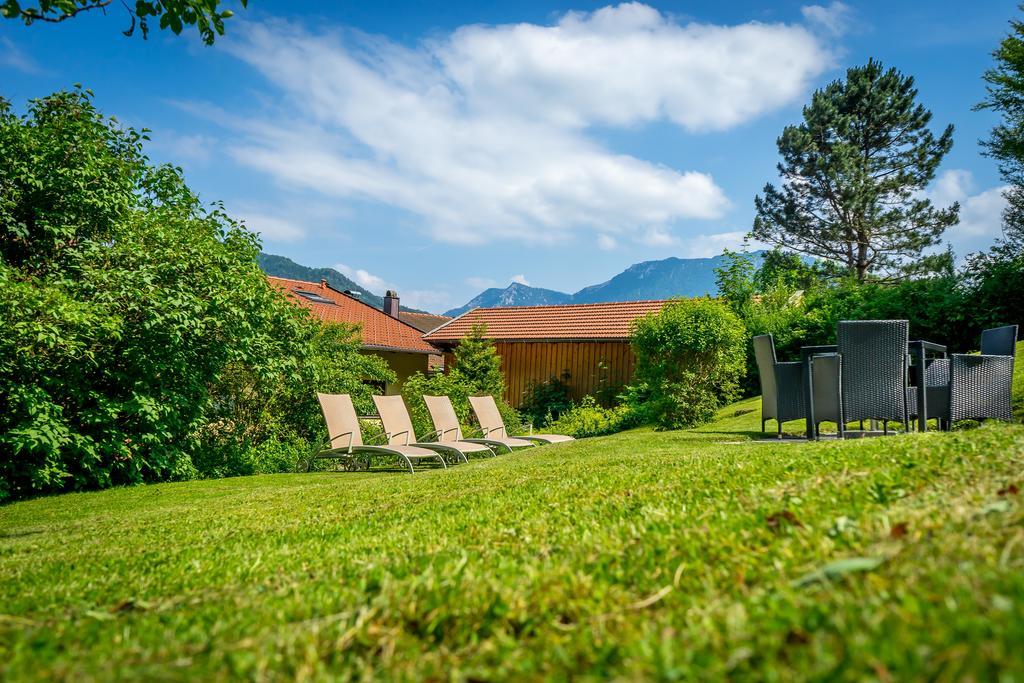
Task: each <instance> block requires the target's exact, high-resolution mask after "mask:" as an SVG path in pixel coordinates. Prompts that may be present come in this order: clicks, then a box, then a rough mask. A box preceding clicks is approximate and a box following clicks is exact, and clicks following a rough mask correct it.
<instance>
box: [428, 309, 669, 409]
mask: <svg viewBox="0 0 1024 683" xmlns="http://www.w3.org/2000/svg"><path fill="white" fill-rule="evenodd" d="M666 303H667V302H666V301H626V302H615V303H600V304H569V305H562V306H510V307H507V308H474V309H472V310H470V311H467V312H466V313H463V314H462V315H460V316H459V317H457V318H453V319H452V320H451V321H449V322H447V323H445V324H444V325H442V326H441V327H439V328H437V329H436V330H433V331H432V332H429V333H427V334H425V335H424V336H423V338H424V339H425V340H427V341H429V342H430V343H431V344H433V345H434V346H437V347H438V348H440V349H442V350H443V351H444V352H445V364H446V366H450V363H451V355H452V353H453V351H454V349H455V347H456V346H458V344H459V340H461V339H462V338H463V337H465V336H466V335H467V334H469V332H470V330H472V328H473V327H474V326H475V325H481V324H482V325H485V326H486V328H487V332H486V335H485V336H486V337H487V338H488V339H491V340H493V341H494V345H495V348H496V349H497V352H498V355H499V356H501V369H502V372H503V373H504V375H505V400H507V401H508V402H509V403H510V404H511V405H513V406H516V407H518V406H519V405H521V404H522V402H523V397H524V394H525V393H526V392H527V391H528V390H529V389H530V387H531V385H532V384H534V383H538V382H543V381H546V380H548V379H550V378H551V377H558V378H560V379H562V380H563V381H565V382H566V383H567V384H568V385H569V389H570V394H571V396H572V397H573V399H577V400H578V399H580V398H582V397H583V396H586V395H588V394H589V395H599V394H601V393H602V392H603V391H614V390H615V389H617V388H619V387H621V386H623V385H625V384H628V383H629V382H630V380H632V378H633V370H634V368H635V366H636V358H635V357H634V355H633V350H632V348H630V345H629V331H630V326H631V325H632V323H633V321H634V320H636V319H637V318H640V317H642V316H644V315H646V314H648V313H656V312H658V311H660V310H661V309H662V307H663V306H664V305H665V304H666Z"/></svg>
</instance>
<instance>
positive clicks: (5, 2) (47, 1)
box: [0, 0, 249, 45]
mask: <svg viewBox="0 0 1024 683" xmlns="http://www.w3.org/2000/svg"><path fill="white" fill-rule="evenodd" d="M238 2H239V3H240V4H241V5H242V7H246V6H247V5H248V4H249V0H238ZM111 4H113V0H38V2H34V3H23V2H20V1H19V0H0V16H3V17H4V18H5V19H20V20H21V21H23V22H25V25H26V26H29V25H31V24H34V23H36V22H37V21H42V22H45V23H51V24H57V23H60V22H63V21H67V20H68V19H72V18H74V17H77V16H78V15H79V14H82V13H83V12H89V11H92V10H100V11H101V12H105V11H106V8H107V7H109V6H110V5H111ZM122 4H123V5H124V7H125V9H126V10H127V11H128V16H129V17H130V19H131V25H130V26H129V27H128V28H127V29H126V30H125V31H123V33H124V35H125V36H128V37H131V36H132V35H134V34H135V28H136V26H138V28H139V31H140V32H141V33H142V38H143V40H145V39H146V38H147V37H148V36H149V28H150V26H149V22H150V21H152V20H154V19H156V20H157V22H158V24H159V26H160V28H161V29H166V28H169V29H171V30H172V31H174V33H175V35H180V34H181V31H182V30H183V29H184V28H185V27H186V26H195V27H196V28H197V29H198V30H199V35H200V36H201V37H202V39H203V42H204V43H206V44H207V45H213V41H214V40H216V37H217V36H222V35H224V20H225V19H229V18H231V17H232V16H234V12H232V11H231V10H228V9H225V10H221V9H219V7H220V5H222V4H223V3H222V2H221V0H135V5H134V7H133V6H130V5H128V3H127V2H122Z"/></svg>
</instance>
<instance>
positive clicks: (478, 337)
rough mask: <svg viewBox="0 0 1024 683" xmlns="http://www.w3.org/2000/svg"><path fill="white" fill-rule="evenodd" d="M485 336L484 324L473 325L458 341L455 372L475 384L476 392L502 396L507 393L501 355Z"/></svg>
mask: <svg viewBox="0 0 1024 683" xmlns="http://www.w3.org/2000/svg"><path fill="white" fill-rule="evenodd" d="M486 335H487V327H486V326H485V325H474V326H473V328H472V329H471V330H470V333H469V334H468V335H466V336H465V337H463V338H462V339H461V340H460V341H459V346H458V347H457V348H456V349H455V368H454V370H453V371H452V372H453V374H457V375H458V376H459V378H461V379H462V380H464V381H465V382H467V383H468V384H469V385H470V386H471V387H472V393H473V394H475V395H481V394H490V395H491V396H494V397H495V398H499V399H500V398H501V395H502V394H503V393H504V392H505V377H504V375H502V374H501V357H500V356H499V355H498V352H497V350H495V348H494V343H493V342H491V340H490V339H488V338H487V336H486Z"/></svg>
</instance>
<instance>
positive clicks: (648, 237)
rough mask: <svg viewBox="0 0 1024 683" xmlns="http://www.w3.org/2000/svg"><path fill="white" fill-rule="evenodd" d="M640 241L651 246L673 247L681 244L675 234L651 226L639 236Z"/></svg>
mask: <svg viewBox="0 0 1024 683" xmlns="http://www.w3.org/2000/svg"><path fill="white" fill-rule="evenodd" d="M638 241H639V242H640V243H641V244H646V245H647V246H649V247H671V246H675V245H676V244H679V240H678V239H676V236H675V235H673V234H672V233H670V232H668V231H667V230H665V229H664V228H660V227H657V228H650V229H649V230H647V231H646V232H645V233H644V234H642V235H641V236H640V237H639V239H638Z"/></svg>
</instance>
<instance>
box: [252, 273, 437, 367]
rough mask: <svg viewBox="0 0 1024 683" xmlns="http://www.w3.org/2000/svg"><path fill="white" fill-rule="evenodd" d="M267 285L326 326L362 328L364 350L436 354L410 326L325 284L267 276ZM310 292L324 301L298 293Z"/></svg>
mask: <svg viewBox="0 0 1024 683" xmlns="http://www.w3.org/2000/svg"><path fill="white" fill-rule="evenodd" d="M267 281H268V282H270V284H272V285H273V286H275V287H277V288H278V289H280V290H282V291H284V292H285V293H286V294H287V295H288V298H290V299H291V300H292V301H294V302H296V303H298V304H299V305H300V306H304V307H306V308H308V309H309V310H310V311H312V312H313V315H315V316H316V317H318V318H320V319H321V320H324V321H326V322H334V323H349V324H356V325H360V326H361V327H362V336H363V348H367V349H382V350H388V351H409V352H413V353H438V350H437V349H436V348H435V347H433V346H431V345H430V344H428V343H427V342H425V341H423V333H422V332H420V331H419V330H417V329H416V328H415V327H413V326H412V325H408V324H406V323H404V322H402V321H400V320H396V319H395V318H392V317H391V316H390V315H388V314H387V313H385V312H384V311H381V310H378V309H377V308H376V307H375V306H371V305H370V304H368V303H365V302H363V301H360V300H359V299H356V298H355V297H351V296H349V295H347V294H345V293H344V292H339V291H338V290H336V289H334V288H333V287H331V286H330V285H328V284H327V283H326V282H324V281H323V280H321V281H320V282H305V281H303V280H289V279H287V278H283V277H271V276H269V275H268V276H267ZM300 291H303V292H309V293H311V294H313V295H316V296H319V297H322V298H324V299H326V300H328V301H330V303H328V302H327V301H324V302H317V301H312V300H310V299H308V298H306V297H304V296H302V295H301V294H299V293H298V292H300Z"/></svg>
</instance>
